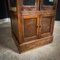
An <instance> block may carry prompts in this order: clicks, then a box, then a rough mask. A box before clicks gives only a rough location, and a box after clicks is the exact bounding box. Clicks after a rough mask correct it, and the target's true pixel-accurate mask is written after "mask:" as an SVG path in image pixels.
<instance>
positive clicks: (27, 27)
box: [24, 19, 37, 38]
mask: <svg viewBox="0 0 60 60" xmlns="http://www.w3.org/2000/svg"><path fill="white" fill-rule="evenodd" d="M36 26H37V20H36V19H24V37H25V38H26V37H32V36H35V35H36V34H37V28H36Z"/></svg>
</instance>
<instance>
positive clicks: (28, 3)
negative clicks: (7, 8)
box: [23, 0, 35, 5]
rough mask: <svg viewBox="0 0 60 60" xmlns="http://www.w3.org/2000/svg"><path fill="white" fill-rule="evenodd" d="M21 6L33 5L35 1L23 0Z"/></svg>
mask: <svg viewBox="0 0 60 60" xmlns="http://www.w3.org/2000/svg"><path fill="white" fill-rule="evenodd" d="M23 5H35V0H24V1H23Z"/></svg>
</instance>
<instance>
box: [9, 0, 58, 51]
mask: <svg viewBox="0 0 60 60" xmlns="http://www.w3.org/2000/svg"><path fill="white" fill-rule="evenodd" d="M8 4H9V14H10V18H11V31H12V36H13V38H14V40H15V42H16V45H17V47H18V49H19V52H24V51H27V50H30V49H32V48H36V47H40V46H43V45H45V44H48V43H51V42H52V41H53V29H54V19H55V15H56V7H57V0H8Z"/></svg>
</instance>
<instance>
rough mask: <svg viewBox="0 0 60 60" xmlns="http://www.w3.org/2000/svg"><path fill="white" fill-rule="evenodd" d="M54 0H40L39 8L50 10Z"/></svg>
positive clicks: (52, 7) (53, 5)
mask: <svg viewBox="0 0 60 60" xmlns="http://www.w3.org/2000/svg"><path fill="white" fill-rule="evenodd" d="M55 3H56V1H55V0H42V2H41V6H40V9H41V10H47V9H48V10H51V9H54V8H55Z"/></svg>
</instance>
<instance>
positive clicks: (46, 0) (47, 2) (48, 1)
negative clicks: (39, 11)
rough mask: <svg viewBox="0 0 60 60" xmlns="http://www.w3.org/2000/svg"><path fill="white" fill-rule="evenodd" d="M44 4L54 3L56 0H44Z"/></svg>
mask: <svg viewBox="0 0 60 60" xmlns="http://www.w3.org/2000/svg"><path fill="white" fill-rule="evenodd" d="M43 4H44V5H51V6H52V5H54V0H43Z"/></svg>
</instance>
